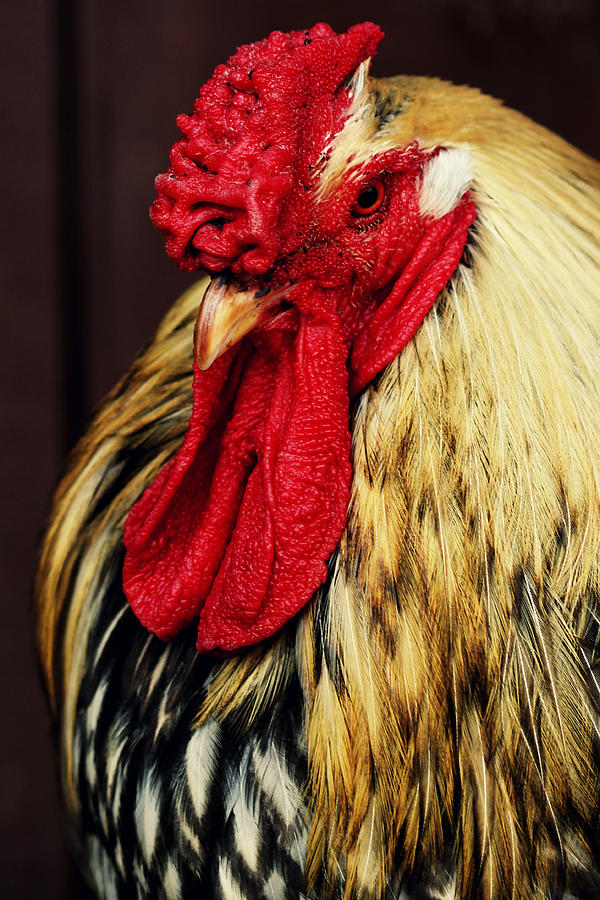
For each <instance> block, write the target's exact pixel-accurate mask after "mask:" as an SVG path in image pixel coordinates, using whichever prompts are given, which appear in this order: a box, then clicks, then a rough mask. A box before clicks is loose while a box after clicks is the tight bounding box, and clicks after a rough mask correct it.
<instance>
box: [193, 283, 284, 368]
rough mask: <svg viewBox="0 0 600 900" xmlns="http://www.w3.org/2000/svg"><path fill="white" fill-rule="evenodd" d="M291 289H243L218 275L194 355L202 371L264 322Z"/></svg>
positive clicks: (200, 315)
mask: <svg viewBox="0 0 600 900" xmlns="http://www.w3.org/2000/svg"><path fill="white" fill-rule="evenodd" d="M289 289H290V285H283V286H280V287H276V288H269V287H268V286H266V285H264V284H262V285H261V284H260V283H258V284H257V283H256V282H255V283H254V285H253V286H252V287H243V286H242V285H240V284H239V282H237V281H235V279H233V278H232V277H231V276H224V275H218V276H216V277H215V278H213V279H212V280H211V282H210V284H209V286H208V287H207V289H206V293H205V294H204V298H203V300H202V303H201V304H200V309H199V310H198V318H197V319H196V331H195V336H194V354H195V356H196V361H197V363H198V366H199V368H200V369H208V368H209V367H210V366H211V365H212V364H213V362H214V361H215V359H218V358H219V356H222V355H223V353H225V352H226V351H227V350H229V348H230V347H233V345H234V344H237V342H238V341H241V339H242V338H243V337H244V336H245V335H246V334H248V333H249V332H250V331H252V329H253V328H256V327H257V326H258V325H261V324H262V323H263V322H265V321H266V320H267V319H268V318H269V315H270V314H271V311H272V310H273V308H274V307H275V306H277V305H278V304H279V303H281V301H282V300H284V299H285V298H286V296H287V294H288V293H289Z"/></svg>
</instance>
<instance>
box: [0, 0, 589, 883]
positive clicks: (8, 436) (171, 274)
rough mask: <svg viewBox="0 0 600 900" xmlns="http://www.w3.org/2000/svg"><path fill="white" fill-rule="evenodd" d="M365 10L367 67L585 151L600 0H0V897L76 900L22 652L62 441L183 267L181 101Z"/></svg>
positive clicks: (176, 286) (147, 326)
mask: <svg viewBox="0 0 600 900" xmlns="http://www.w3.org/2000/svg"><path fill="white" fill-rule="evenodd" d="M366 18H370V19H373V20H374V21H376V22H378V23H379V24H380V25H381V26H382V27H383V28H384V30H385V32H386V39H385V41H384V43H383V46H382V48H381V51H380V54H379V56H378V58H377V60H376V62H375V65H374V73H375V74H376V75H393V74H397V73H398V72H409V73H413V74H425V75H439V76H442V77H444V78H448V79H450V80H452V81H458V82H468V83H470V84H474V85H478V86H479V87H481V88H483V89H484V90H486V91H487V92H489V93H492V94H495V95H496V96H499V97H501V98H503V99H504V100H505V101H506V102H507V103H508V104H509V105H511V106H515V107H517V108H518V109H521V110H523V111H524V112H525V113H527V114H529V115H531V116H532V117H534V118H536V119H538V120H539V121H541V122H542V123H544V124H545V125H547V126H548V127H550V128H552V129H554V130H555V131H557V132H559V133H560V134H562V135H563V136H564V137H566V138H567V139H569V140H570V141H572V142H573V143H575V144H577V145H579V146H580V147H581V148H582V149H584V150H586V151H587V152H589V153H591V154H592V155H596V156H600V126H599V120H600V117H599V111H600V110H599V105H600V104H599V103H598V88H599V75H600V9H599V3H598V0H421V2H417V0H404V2H402V0H396V2H383V0H371V2H369V3H364V2H362V3H361V2H355V0H346V2H344V3H332V2H327V0H323V2H321V3H317V2H312V0H304V2H288V3H283V2H282V0H278V2H272V3H262V4H253V3H251V2H244V3H242V2H239V0H222V2H214V0H213V2H212V3H208V2H203V0H172V2H168V0H149V2H146V3H144V2H141V0H80V2H73V0H65V2H60V0H54V2H51V0H19V2H14V0H2V4H1V7H0V34H2V35H3V37H4V38H5V48H4V51H3V57H2V58H3V62H2V63H1V64H0V65H1V66H2V71H1V72H0V75H1V76H2V85H3V87H4V89H5V90H4V92H3V93H4V96H3V99H2V104H3V106H2V111H1V119H0V121H1V122H2V124H3V132H4V135H3V140H2V141H1V142H0V146H1V148H2V153H3V165H2V175H3V177H2V181H1V183H2V200H3V203H2V207H3V209H2V216H1V218H0V223H1V224H0V235H1V241H2V249H3V251H4V253H3V265H2V282H1V294H0V296H1V302H2V326H1V327H0V335H1V339H2V346H1V348H0V386H1V399H0V403H1V407H0V423H1V425H0V428H1V434H2V440H1V443H0V447H1V451H2V456H3V458H2V465H1V467H0V492H1V493H0V508H1V513H2V514H1V517H0V521H1V538H0V554H1V565H2V571H1V581H0V584H1V585H2V594H1V597H0V601H1V603H2V607H1V611H0V704H1V706H0V728H1V729H2V733H1V736H0V857H1V865H0V894H1V895H2V897H6V898H7V900H17V898H34V897H36V898H37V897H40V896H43V897H44V898H45V900H54V898H71V900H73V898H82V897H84V896H85V894H84V889H83V887H82V886H81V884H80V883H79V882H78V880H77V876H76V874H75V873H74V871H73V869H72V868H71V866H70V864H69V862H68V855H67V851H66V844H65V840H64V837H63V830H62V823H61V816H60V811H59V806H58V801H57V795H56V790H55V786H54V773H53V759H52V750H51V744H50V737H49V734H50V727H49V722H48V719H47V715H46V710H45V707H44V703H43V698H42V694H41V690H40V689H39V686H38V679H37V672H36V669H35V664H34V659H33V651H32V649H31V633H32V627H31V600H30V584H31V579H32V573H33V569H34V560H35V555H36V543H37V540H38V535H39V531H40V528H41V525H42V522H43V519H44V515H45V513H46V510H47V506H48V502H49V495H50V491H51V489H52V485H53V483H54V482H55V480H56V478H57V476H58V473H59V470H60V467H61V465H62V461H63V459H64V454H65V451H66V448H67V447H68V446H69V445H70V444H71V443H72V442H73V440H74V438H75V437H76V436H77V434H78V433H79V432H80V430H81V428H82V427H83V424H84V423H85V421H86V420H87V419H88V418H89V416H90V414H91V411H92V410H93V409H94V407H95V406H96V405H97V404H98V402H99V401H100V399H101V397H102V395H103V394H104V393H105V392H106V391H107V390H108V388H109V387H110V386H111V384H112V383H113V382H114V381H115V380H116V378H117V377H118V376H119V375H120V374H121V373H122V372H123V370H124V369H125V368H126V367H127V365H128V364H129V362H130V361H131V359H132V357H133V355H134V354H135V352H136V351H137V350H138V348H139V347H140V346H141V344H142V343H144V342H145V341H146V339H147V338H148V337H149V336H150V334H151V332H152V330H153V329H154V327H155V326H156V324H157V322H158V320H159V318H160V317H161V316H162V314H163V313H164V312H165V311H166V310H167V308H168V307H169V305H170V304H171V303H172V302H173V300H174V299H175V297H176V296H177V294H178V293H180V292H181V290H182V289H183V288H184V287H185V285H186V283H187V281H188V280H189V278H188V277H187V276H184V275H182V274H181V273H179V272H178V271H177V270H176V269H175V268H174V267H173V266H172V264H171V263H169V262H168V261H167V259H166V258H165V256H164V254H163V251H162V246H161V240H160V238H159V237H158V236H157V235H156V234H154V233H153V229H152V227H151V225H150V223H149V221H148V216H147V208H148V206H149V204H150V202H151V200H152V197H153V188H152V183H153V178H154V175H155V174H156V173H157V172H158V171H162V170H164V169H165V168H166V165H167V152H168V148H169V146H170V144H171V143H172V141H173V140H174V138H175V137H176V128H175V124H174V118H175V115H176V113H178V112H181V111H187V112H189V111H191V107H192V103H193V100H194V98H195V96H196V94H197V90H198V88H199V86H200V84H201V83H202V82H203V81H205V80H206V79H207V78H208V77H209V75H210V74H211V72H212V70H213V68H214V66H215V65H216V64H218V63H219V62H224V61H225V59H226V58H227V57H228V56H229V55H230V54H231V53H232V52H233V50H234V49H235V48H236V47H237V46H238V45H239V44H241V43H246V42H248V41H253V40H256V39H258V38H261V37H263V36H265V35H266V34H267V33H268V32H269V31H270V30H273V29H274V28H279V29H281V30H289V29H292V28H304V27H306V26H310V25H312V24H314V23H315V22H316V21H318V20H325V21H328V22H329V23H330V24H331V25H332V26H333V27H334V28H336V29H337V30H342V29H345V28H346V27H348V26H349V25H351V24H353V23H355V22H358V21H362V20H364V19H366Z"/></svg>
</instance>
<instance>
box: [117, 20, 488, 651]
mask: <svg viewBox="0 0 600 900" xmlns="http://www.w3.org/2000/svg"><path fill="white" fill-rule="evenodd" d="M380 36H381V33H380V31H379V29H377V28H376V26H373V25H370V24H369V23H366V24H364V25H360V26H355V27H354V28H353V29H350V31H349V32H348V33H347V34H346V35H339V36H338V35H335V34H334V33H333V32H332V31H331V29H329V27H328V26H325V25H318V26H315V28H314V29H312V30H311V31H310V32H295V33H291V34H290V35H281V34H280V33H275V34H273V35H271V36H270V37H269V38H268V39H267V40H266V41H261V42H258V43H257V44H253V45H250V46H249V47H242V48H241V49H240V50H238V52H237V53H236V54H235V56H234V57H232V59H231V60H229V62H228V64H227V66H220V67H219V68H218V69H217V70H216V71H215V74H214V75H213V78H212V79H211V80H210V81H209V82H208V83H207V85H205V86H204V88H202V90H201V92H200V97H199V99H198V101H197V102H196V105H195V113H194V116H192V117H189V118H188V117H180V119H179V120H178V121H179V124H180V127H181V128H182V130H183V131H184V134H185V135H186V137H185V138H184V139H182V140H181V141H178V142H177V144H175V146H174V148H173V150H172V153H171V168H170V169H169V172H168V173H166V174H165V175H161V176H159V177H158V179H157V189H158V194H159V195H158V197H157V200H156V201H155V203H154V204H153V207H152V218H153V221H154V223H155V224H156V225H157V226H158V227H159V228H160V229H161V231H163V233H164V234H165V238H166V246H167V252H168V253H169V255H170V256H172V257H173V258H174V259H175V260H176V261H177V263H178V265H180V266H181V267H182V268H184V269H188V270H191V269H194V268H200V267H202V268H205V269H208V270H209V271H221V270H222V269H224V268H231V269H232V270H233V271H234V272H235V273H236V275H237V276H238V277H240V278H247V277H256V276H261V275H262V276H263V280H264V281H265V282H269V283H276V284H277V283H281V284H283V283H287V282H292V283H293V284H294V286H293V288H292V290H291V292H290V294H289V296H288V300H289V302H290V303H291V307H292V308H291V309H288V310H286V311H285V312H280V313H275V314H274V316H273V318H272V319H271V320H270V321H269V322H267V323H266V324H265V325H262V326H261V327H260V328H257V329H255V331H254V332H252V333H251V334H250V335H249V336H248V337H247V338H246V339H244V341H242V342H241V344H239V345H238V346H236V347H233V348H232V349H231V350H230V351H228V353H226V354H225V355H224V356H223V357H221V358H220V359H217V360H216V361H215V362H214V363H213V365H212V366H211V367H210V368H209V369H208V370H207V371H205V372H201V371H200V370H199V369H198V368H197V366H196V367H195V370H194V409H193V413H192V416H191V418H190V423H189V426H188V431H187V434H186V437H185V440H184V443H183V445H182V447H181V449H180V450H179V452H178V454H177V455H176V456H175V458H174V459H173V460H172V461H171V462H170V463H169V464H168V465H167V466H166V467H165V469H164V470H163V471H162V472H161V473H160V474H159V476H158V477H157V478H156V479H155V481H154V483H153V484H152V485H151V486H150V487H149V488H148V489H147V490H146V491H145V493H144V494H143V496H142V498H141V499H140V500H139V501H138V503H137V504H136V505H135V506H134V508H133V509H132V511H131V513H130V515H129V517H128V520H127V523H126V528H125V546H126V557H125V564H124V572H123V583H124V589H125V592H126V594H127V596H128V598H129V602H130V604H131V606H132V609H133V610H134V612H135V613H136V615H137V616H138V617H139V619H140V621H141V622H142V623H143V624H144V625H145V626H146V627H147V628H148V629H149V630H150V631H152V632H154V633H155V634H157V635H158V636H159V637H161V638H163V639H168V638H170V637H172V636H173V635H174V634H176V633H177V632H178V631H179V630H180V629H181V628H183V627H184V626H185V625H187V624H189V623H190V622H191V621H193V620H194V619H195V618H196V617H198V616H199V618H200V621H199V629H198V645H197V646H198V649H199V650H201V651H204V652H210V651H215V650H223V651H231V650H234V649H236V648H238V647H242V646H245V645H248V644H252V643H255V642H257V641H260V640H262V639H264V638H266V637H268V636H269V635H271V634H273V633H274V632H275V631H277V630H278V629H279V628H280V627H281V626H282V625H283V624H284V623H285V622H286V621H287V620H288V619H290V618H291V617H292V616H294V615H295V614H296V613H297V612H298V611H299V610H300V609H301V608H302V607H303V606H304V605H305V604H306V603H307V602H308V600H309V599H310V597H311V596H312V595H313V593H314V592H315V591H316V590H317V589H318V587H319V586H320V585H321V584H322V583H323V582H324V581H325V579H326V577H327V559H328V557H329V556H330V555H331V553H332V552H333V551H334V549H335V547H336V546H337V544H338V542H339V539H340V537H341V534H342V532H343V529H344V527H345V523H346V515H347V506H348V502H349V498H350V485H351V477H352V472H351V464H350V454H351V441H350V432H349V398H350V396H353V395H355V394H356V393H357V392H358V391H360V390H361V389H362V388H363V387H364V386H365V385H366V384H367V383H368V382H369V381H370V380H371V379H372V378H373V377H374V376H375V375H376V374H377V373H378V372H379V371H381V369H382V368H383V367H384V366H385V365H387V364H388V363H389V362H391V360H392V359H394V357H395V356H396V355H397V354H398V352H399V351H400V349H401V348H402V346H404V344H406V343H407V341H408V340H410V339H411V338H412V336H413V335H414V333H415V332H416V330H417V328H418V326H419V324H420V323H421V321H422V320H423V318H424V316H425V315H426V313H427V312H428V310H429V309H430V308H431V306H432V304H433V302H434V301H435V298H436V297H437V295H438V294H439V292H440V291H441V290H442V289H443V287H444V286H445V284H446V283H447V282H448V280H449V278H450V277H451V276H452V274H453V273H454V270H455V269H456V266H457V265H458V262H459V260H460V257H461V255H462V252H463V249H464V245H465V243H466V239H467V231H468V228H469V226H470V224H471V223H472V221H473V219H474V217H475V208H474V206H473V203H472V201H471V200H470V199H469V196H468V194H467V195H465V197H463V199H462V200H461V201H460V203H459V204H458V205H457V207H456V208H455V209H454V210H452V211H451V212H450V213H448V214H447V215H446V216H444V217H443V218H441V219H439V220H437V221H430V220H424V219H423V217H421V215H420V212H419V193H420V185H421V177H422V170H423V166H424V164H425V162H426V161H427V159H428V158H429V156H430V154H427V153H426V152H425V151H423V150H422V149H420V148H419V146H418V145H417V144H411V145H409V146H408V147H405V148H403V149H400V150H394V151H389V152H387V153H384V154H381V155H380V156H379V157H375V158H373V159H372V160H371V161H370V163H369V164H368V166H367V167H365V168H363V169H362V170H361V171H360V173H355V174H357V177H356V178H348V179H347V180H346V181H345V182H344V183H343V184H342V185H341V186H340V187H339V189H338V190H337V191H336V193H335V195H334V196H333V197H330V198H328V199H327V201H326V202H324V203H318V202H315V200H314V187H315V185H316V180H317V177H318V176H317V173H318V166H319V161H320V159H321V158H322V156H323V151H324V149H325V148H326V146H327V143H328V142H329V141H330V140H331V136H332V133H335V131H336V130H339V128H340V127H341V126H342V125H343V121H344V110H345V109H346V108H347V105H348V102H349V95H348V91H347V89H346V88H345V87H344V86H343V85H342V86H341V87H340V84H341V82H342V81H343V80H344V79H345V78H347V76H348V75H349V74H351V73H352V72H353V71H354V70H355V69H356V67H357V66H358V65H359V63H360V62H361V61H362V59H364V58H365V57H366V56H367V55H372V54H373V53H374V51H375V46H376V44H377V42H378V40H379V39H380ZM229 85H232V86H233V88H231V87H229ZM255 89H257V93H256V94H255V93H252V91H254V90H255ZM240 98H241V99H240ZM248 110H249V111H248ZM207 170H211V171H210V172H209V171H207ZM211 173H212V174H211ZM375 181H381V182H382V183H383V186H384V200H383V203H382V205H381V207H380V208H379V209H377V210H375V211H374V212H373V213H372V214H370V215H366V216H359V215H357V214H356V206H355V203H356V198H357V196H358V195H359V194H360V193H361V192H362V191H364V190H365V188H366V187H367V186H369V184H371V183H373V182H375ZM215 219H220V220H221V221H219V222H214V221H213V220H215ZM223 220H225V221H223Z"/></svg>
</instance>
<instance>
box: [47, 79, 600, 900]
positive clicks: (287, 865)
mask: <svg viewBox="0 0 600 900" xmlns="http://www.w3.org/2000/svg"><path fill="white" fill-rule="evenodd" d="M413 140H418V141H419V142H420V143H421V144H422V145H423V146H424V147H437V146H442V147H452V148H458V149H461V150H465V149H466V150H468V152H469V153H470V156H471V159H472V163H473V169H474V182H473V194H474V198H475V201H476V204H477V207H478V219H477V222H476V226H475V227H474V229H473V230H472V233H471V237H470V242H469V246H468V248H467V251H466V253H465V255H464V257H463V261H462V264H461V266H460V268H459V270H458V271H457V273H456V275H455V276H454V278H453V280H452V282H451V284H450V285H449V286H448V287H447V289H446V290H445V291H444V292H443V294H442V296H441V297H440V298H439V300H438V302H437V304H436V307H435V308H434V310H433V311H432V312H431V313H430V315H429V316H428V318H427V319H426V321H425V322H424V324H423V326H422V327H421V328H420V330H419V331H418V333H417V335H416V336H415V338H414V339H413V340H412V341H411V342H410V343H409V344H408V345H407V346H406V347H405V348H404V350H403V351H402V353H401V354H400V356H399V358H398V360H396V361H394V362H393V363H391V364H390V365H389V366H388V367H387V368H386V369H385V371H384V372H383V373H382V374H381V375H380V376H379V377H378V378H377V379H376V381H375V382H374V383H373V384H371V385H370V386H369V387H368V388H367V389H366V390H365V391H364V392H363V393H362V394H361V395H360V396H359V397H358V398H357V399H356V400H355V402H354V405H353V407H352V410H351V416H352V436H353V471H354V477H353V486H352V500H351V505H350V510H349V517H348V525H347V528H346V531H345V533H344V535H343V537H342V541H341V544H340V547H339V549H338V550H337V551H336V553H335V554H334V555H333V557H332V559H331V560H330V577H329V580H328V582H327V583H326V585H324V587H323V588H322V589H321V590H320V591H319V592H318V594H317V595H316V596H315V598H314V599H313V602H312V603H311V604H310V605H309V607H308V608H307V609H306V610H305V611H304V612H303V613H302V614H300V616H298V617H297V618H296V619H295V620H293V621H292V622H290V623H289V624H288V625H287V626H286V628H285V629H284V631H283V632H281V633H280V634H279V635H278V636H276V637H275V638H273V639H271V640H270V641H269V642H266V643H265V644H263V645H261V646H260V647H257V648H254V649H251V650H249V651H247V652H246V653H244V654H242V655H240V656H237V657H234V658H231V659H227V660H215V659H212V658H208V657H203V656H199V655H198V654H197V653H196V651H195V649H194V640H193V636H190V635H189V633H188V632H183V633H182V634H181V635H180V636H179V637H178V638H177V639H175V640H174V641H172V642H171V643H170V644H168V645H165V644H162V643H161V642H160V641H159V640H158V639H156V638H154V637H149V636H148V635H147V634H146V633H145V632H144V630H143V629H142V628H141V627H140V626H139V623H138V622H137V620H136V619H135V618H134V616H133V614H132V613H131V611H130V610H129V608H128V606H127V604H126V601H125V598H124V596H123V594H122V590H121V587H120V569H121V564H122V548H121V533H122V527H123V522H124V519H125V516H126V514H127V512H128V510H129V508H130V507H131V505H132V503H133V502H134V500H135V499H136V498H137V497H138V496H139V494H140V493H141V491H142V489H143V488H144V486H145V485H146V484H147V483H148V482H149V480H150V479H151V478H152V477H153V476H154V475H155V474H156V472H157V471H158V470H159V469H160V468H161V466H162V465H163V464H164V462H165V461H166V460H167V459H168V458H169V457H170V456H171V455H172V454H173V453H174V452H175V450H176V448H177V447H178V445H179V443H180V442H181V439H182V436H183V433H184V431H185V427H186V423H187V418H188V416H189V412H190V404H191V378H190V372H191V353H192V337H191V332H192V327H193V318H194V314H195V311H196V308H197V305H198V302H199V298H200V296H201V294H202V291H203V284H202V283H200V284H199V285H198V286H197V287H195V288H193V289H192V290H191V291H190V292H188V294H186V295H185V296H184V297H183V298H182V300H181V301H180V302H179V303H178V304H176V306H175V307H174V308H173V310H172V311H171V312H170V314H169V316H168V317H167V319H166V320H165V322H164V323H163V324H162V325H161V327H160V329H159V331H158V333H157V335H156V337H155V339H154V341H153V342H152V343H151V344H150V345H149V347H148V348H147V350H146V351H145V352H144V353H143V354H142V355H141V356H140V357H139V358H138V360H137V361H136V363H135V364H134V366H133V367H132V369H131V371H130V372H129V374H128V375H127V376H126V378H125V379H124V380H123V382H122V383H121V384H120V385H119V386H118V387H117V388H116V389H115V391H114V392H113V394H112V395H111V397H109V398H108V400H107V402H106V404H105V405H104V406H103V408H102V410H101V411H100V413H99V414H98V416H97V418H96V420H95V422H94V424H93V425H92V428H91V429H90V431H89V432H88V434H87V436H86V437H85V438H84V439H83V441H82V442H81V443H80V445H79V446H78V448H77V449H76V451H75V453H74V455H73V458H72V460H71V464H70V468H69V471H68V473H67V475H66V476H65V479H64V480H63V482H62V483H61V485H60V487H59V489H58V493H57V496H56V500H55V505H54V510H53V514H52V517H51V521H50V526H49V531H48V535H47V538H46V542H45V545H44V549H43V554H42V560H41V564H40V570H39V575H38V583H37V590H38V597H39V632H38V641H39V647H40V653H41V658H42V664H43V667H44V671H45V674H46V679H47V683H48V691H49V695H50V699H51V704H52V707H53V711H54V715H55V717H56V722H57V729H58V738H59V745H60V750H61V753H60V758H61V783H62V788H63V793H64V797H65V805H66V808H67V813H68V817H69V822H70V827H71V830H72V834H73V836H74V842H75V844H76V848H77V852H78V855H79V857H80V859H81V861H82V865H83V866H84V868H85V870H86V871H87V873H88V876H89V878H90V880H91V882H92V883H93V884H94V885H95V887H96V890H97V892H98V894H99V895H100V896H102V897H107V898H110V897H119V898H123V897H129V896H131V897H161V898H162V897H167V898H171V897H180V896H183V897H188V896H189V897H192V896H200V895H203V896H211V897H215V898H221V897H223V898H254V897H266V898H280V897H281V898H287V897H289V898H290V900H291V898H294V900H296V898H300V897H305V896H311V897H314V898H316V897H320V898H321V897H327V896H332V897H340V898H341V897H345V898H350V897H356V898H382V897H386V898H391V897H402V898H406V897H442V896H443V897H448V898H451V897H457V898H465V900H466V898H484V897H494V898H510V897H515V898H518V897H527V898H529V897H533V896H539V897H548V898H550V897H552V898H559V897H564V898H566V897H569V898H573V897H576V898H581V900H583V898H592V897H596V896H598V895H599V893H600V875H599V870H598V855H599V850H600V845H599V834H598V814H599V811H600V810H599V803H598V796H599V789H600V785H599V780H600V778H599V774H600V759H599V748H600V744H599V735H600V731H599V725H600V722H599V703H600V696H599V691H598V681H597V678H598V660H599V655H598V644H599V639H600V636H599V633H598V622H599V618H598V614H599V610H598V593H599V582H600V578H599V576H600V566H599V558H598V546H599V542H600V433H599V432H600V392H599V391H598V384H599V383H600V306H599V301H600V296H599V295H600V286H599V285H600V279H599V277H598V274H599V272H600V248H599V244H598V234H599V233H600V202H599V201H600V173H599V168H598V165H597V164H596V163H594V162H592V161H591V160H589V159H587V158H586V157H584V156H583V155H582V154H580V153H578V152H577V151H575V150H573V149H572V148H570V147H569V146H568V145H566V144H565V143H564V142H562V141H561V140H560V139H558V138H556V137H555V136H553V135H551V134H549V133H548V132H547V131H545V130H544V129H542V128H540V127H539V126H536V125H534V124H532V123H531V122H529V121H528V120H527V119H525V118H524V117H523V116H521V115H519V114H517V113H514V112H511V111H510V110H506V109H504V108H503V107H502V106H501V105H500V104H499V103H498V102H497V101H494V100H491V99H489V98H487V97H484V96H482V95H480V94H479V93H478V92H477V91H474V90H471V89H468V88H461V87H452V86H450V85H447V84H444V83H442V82H438V81H435V80H429V79H412V78H398V79H391V80H388V81H379V82H374V81H366V82H365V85H364V89H363V91H362V92H361V99H360V104H357V105H356V109H355V115H354V116H353V117H351V119H350V120H349V122H348V124H347V126H346V127H345V128H344V131H343V132H342V133H341V135H339V136H338V138H337V139H336V141H335V144H334V146H333V148H332V152H331V155H330V159H329V163H328V165H327V168H326V169H325V170H324V172H323V173H322V186H321V191H322V196H323V202H326V201H327V192H328V190H331V189H332V188H333V187H334V186H335V183H336V179H337V180H339V179H341V178H343V177H344V167H345V165H346V164H347V162H348V159H349V157H350V156H351V155H353V161H352V165H353V166H356V165H357V163H360V162H366V161H368V159H369V158H370V157H371V155H372V154H373V153H379V152H382V150H384V149H386V148H388V147H394V146H404V145H406V144H408V143H410V142H411V141H413Z"/></svg>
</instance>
